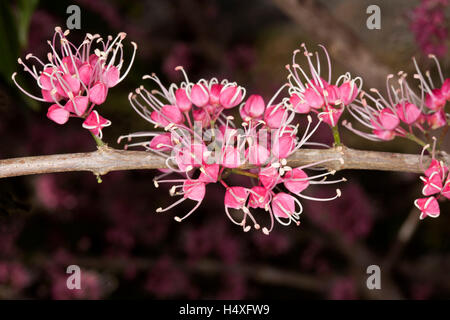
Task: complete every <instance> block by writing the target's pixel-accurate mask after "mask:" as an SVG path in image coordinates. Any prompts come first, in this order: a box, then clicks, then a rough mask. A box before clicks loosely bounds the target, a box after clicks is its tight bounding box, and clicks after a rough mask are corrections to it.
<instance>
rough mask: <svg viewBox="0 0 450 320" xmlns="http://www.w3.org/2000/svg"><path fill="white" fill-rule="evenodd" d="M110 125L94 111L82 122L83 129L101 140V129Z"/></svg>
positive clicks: (109, 122)
mask: <svg viewBox="0 0 450 320" xmlns="http://www.w3.org/2000/svg"><path fill="white" fill-rule="evenodd" d="M110 125H111V121H109V120H108V119H105V118H103V117H102V116H100V115H99V114H98V112H97V111H96V110H94V111H92V112H91V113H90V114H89V115H88V116H87V117H86V120H84V122H83V128H85V129H88V130H89V131H91V132H92V134H93V135H95V136H97V137H99V138H100V139H101V138H102V136H103V134H102V129H103V128H104V127H108V126H110Z"/></svg>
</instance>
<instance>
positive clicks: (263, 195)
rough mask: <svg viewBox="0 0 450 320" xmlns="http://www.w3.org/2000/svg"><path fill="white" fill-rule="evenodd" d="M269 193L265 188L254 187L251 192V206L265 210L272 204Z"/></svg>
mask: <svg viewBox="0 0 450 320" xmlns="http://www.w3.org/2000/svg"><path fill="white" fill-rule="evenodd" d="M269 193H270V192H269V190H267V189H266V188H264V187H260V186H254V187H253V188H252V189H251V190H250V197H249V200H248V204H249V206H250V207H252V208H265V207H266V205H267V204H268V203H269V202H270V199H269Z"/></svg>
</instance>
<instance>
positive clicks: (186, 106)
mask: <svg viewBox="0 0 450 320" xmlns="http://www.w3.org/2000/svg"><path fill="white" fill-rule="evenodd" d="M175 100H176V104H177V106H178V108H179V109H180V111H181V112H188V111H189V110H191V108H192V102H191V101H190V100H189V98H188V96H187V94H186V90H185V89H183V88H179V89H177V90H176V91H175Z"/></svg>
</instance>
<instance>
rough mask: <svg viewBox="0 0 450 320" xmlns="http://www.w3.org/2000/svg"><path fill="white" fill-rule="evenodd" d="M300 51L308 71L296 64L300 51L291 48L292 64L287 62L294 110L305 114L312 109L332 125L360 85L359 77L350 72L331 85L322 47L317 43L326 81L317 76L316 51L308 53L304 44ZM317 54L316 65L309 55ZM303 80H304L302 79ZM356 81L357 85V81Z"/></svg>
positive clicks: (354, 95) (359, 88)
mask: <svg viewBox="0 0 450 320" xmlns="http://www.w3.org/2000/svg"><path fill="white" fill-rule="evenodd" d="M302 47H303V49H304V52H303V54H304V55H305V57H306V59H307V64H308V68H309V74H310V75H308V72H306V71H305V69H303V68H301V67H300V65H299V64H297V63H296V61H295V57H296V55H297V53H299V52H300V50H296V51H294V55H293V58H292V66H290V65H287V66H286V68H287V70H288V71H289V76H288V82H289V93H290V98H289V102H290V103H291V105H292V107H293V109H294V110H295V112H297V113H302V114H307V113H310V112H315V113H317V114H318V117H319V118H320V119H321V120H322V121H323V122H325V123H327V124H328V125H329V126H331V127H335V126H337V124H338V121H339V118H340V117H341V115H342V113H343V112H344V109H345V106H347V105H349V104H350V103H351V102H353V100H355V98H356V96H357V95H358V92H359V91H360V90H361V87H362V79H361V78H359V77H358V78H354V79H352V78H351V76H350V74H349V73H346V74H344V75H342V76H340V77H339V78H338V79H337V81H336V83H335V84H331V62H330V57H329V55H328V52H327V50H326V49H325V47H323V46H320V47H321V48H322V49H323V51H324V52H325V56H326V58H327V62H328V79H327V80H326V81H325V80H324V79H323V78H322V77H321V76H320V60H319V54H318V53H317V52H315V54H312V53H310V52H309V51H308V50H307V49H306V46H305V45H304V44H302ZM314 55H315V57H316V66H315V65H314V63H313V61H312V58H311V57H313V56H314ZM303 79H304V80H303ZM357 82H359V85H357V84H356V83H357Z"/></svg>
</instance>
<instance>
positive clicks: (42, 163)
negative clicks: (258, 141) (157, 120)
mask: <svg viewBox="0 0 450 320" xmlns="http://www.w3.org/2000/svg"><path fill="white" fill-rule="evenodd" d="M440 158H441V159H442V160H443V161H444V162H445V163H446V164H447V165H448V164H450V156H449V155H448V154H447V153H441V154H440ZM324 160H329V161H327V162H325V163H321V164H320V165H319V166H321V167H325V168H327V169H328V170H336V171H338V170H344V169H360V170H383V171H402V172H416V173H421V172H422V168H421V166H420V156H419V155H412V154H401V153H389V152H375V151H365V150H355V149H351V148H347V147H336V148H331V149H301V150H298V151H296V152H295V153H294V154H293V155H292V156H291V157H290V158H289V159H288V165H289V166H291V167H299V166H304V165H310V164H314V163H316V162H320V161H324ZM430 160H431V159H430V157H428V156H425V157H424V165H425V166H428V164H429V162H430ZM249 167H250V166H248V165H245V166H243V168H249ZM162 168H166V160H165V158H163V157H161V156H159V155H156V154H153V153H151V152H145V151H129V150H117V149H113V148H109V147H107V146H103V147H99V148H98V150H97V151H94V152H87V153H69V154H56V155H46V156H35V157H23V158H12V159H5V160H0V178H7V177H16V176H23V175H32V174H43V173H53V172H69V171H90V172H92V173H94V174H95V175H104V174H107V173H108V172H111V171H118V170H136V169H162Z"/></svg>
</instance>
